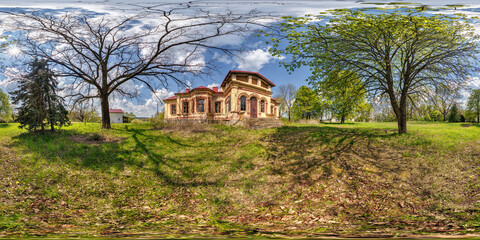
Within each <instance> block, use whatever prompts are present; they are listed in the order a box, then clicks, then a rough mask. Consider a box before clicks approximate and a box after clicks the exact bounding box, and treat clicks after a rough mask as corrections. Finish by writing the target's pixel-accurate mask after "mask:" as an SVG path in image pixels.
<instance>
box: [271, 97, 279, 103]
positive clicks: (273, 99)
mask: <svg viewBox="0 0 480 240" xmlns="http://www.w3.org/2000/svg"><path fill="white" fill-rule="evenodd" d="M270 99H271V100H272V101H274V102H276V103H278V101H277V99H275V98H272V97H271V98H270Z"/></svg>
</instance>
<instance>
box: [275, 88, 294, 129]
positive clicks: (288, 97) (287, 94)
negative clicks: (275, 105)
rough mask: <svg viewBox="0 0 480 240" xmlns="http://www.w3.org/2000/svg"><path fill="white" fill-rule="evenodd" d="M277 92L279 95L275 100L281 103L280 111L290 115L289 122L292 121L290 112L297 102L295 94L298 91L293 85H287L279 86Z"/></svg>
mask: <svg viewBox="0 0 480 240" xmlns="http://www.w3.org/2000/svg"><path fill="white" fill-rule="evenodd" d="M277 90H278V93H277V94H276V95H275V99H277V100H278V101H279V102H280V109H282V111H283V112H286V113H287V114H288V121H290V118H291V114H290V112H291V108H292V106H293V102H294V100H295V92H296V91H297V89H296V88H295V86H294V85H293V84H291V83H289V84H287V85H279V86H278V88H277Z"/></svg>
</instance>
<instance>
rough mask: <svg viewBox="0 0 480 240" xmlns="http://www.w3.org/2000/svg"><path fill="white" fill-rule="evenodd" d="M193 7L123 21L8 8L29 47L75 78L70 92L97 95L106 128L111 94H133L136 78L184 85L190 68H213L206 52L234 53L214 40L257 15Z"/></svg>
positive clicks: (242, 29) (245, 26)
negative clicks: (225, 12) (23, 11)
mask: <svg viewBox="0 0 480 240" xmlns="http://www.w3.org/2000/svg"><path fill="white" fill-rule="evenodd" d="M188 8H189V9H188V11H189V13H188V14H182V13H183V12H182V11H183V10H186V8H183V9H180V8H176V9H170V10H156V12H153V13H152V12H151V11H150V12H142V14H141V16H138V15H137V16H130V17H125V18H123V19H120V20H118V16H115V17H109V16H108V15H91V16H90V15H85V14H84V13H81V14H79V13H75V12H71V13H65V14H63V15H61V16H59V15H54V14H46V13H37V12H34V13H21V14H20V13H9V14H11V15H13V16H14V17H15V18H16V19H17V21H16V24H17V25H18V26H20V29H21V30H23V31H25V32H26V35H25V39H23V40H22V41H21V42H22V43H25V44H26V48H27V50H26V51H27V52H26V53H27V54H29V55H31V56H33V57H39V58H42V59H47V60H48V61H49V62H51V63H52V64H53V65H54V67H55V68H56V69H57V70H58V71H59V75H60V76H61V77H65V78H66V79H70V81H71V82H70V89H71V92H70V94H69V95H68V97H72V98H73V99H75V101H81V100H85V99H91V98H99V99H100V104H101V115H102V128H110V117H109V97H110V96H112V95H114V94H120V95H122V96H128V97H132V96H135V95H137V94H138V90H137V89H136V88H135V86H138V85H144V86H146V87H148V88H149V89H150V90H151V91H152V92H154V91H155V89H158V87H160V86H163V87H166V86H168V84H169V82H170V83H177V84H179V85H185V83H186V77H187V76H192V75H189V74H193V75H196V76H198V75H200V74H204V73H205V72H206V71H207V70H210V69H211V68H210V67H209V66H206V65H205V64H204V62H203V54H204V53H205V51H207V50H217V51H222V52H223V53H226V54H231V53H232V51H231V50H229V49H227V48H226V47H221V46H222V44H218V43H217V44H215V42H214V40H217V39H218V38H220V37H222V36H226V35H234V34H237V35H238V34H245V33H246V32H247V31H248V30H249V27H250V26H251V25H250V24H251V23H254V22H255V21H256V20H255V18H254V17H253V14H252V15H235V14H232V13H229V14H213V13H209V12H205V11H200V10H197V11H193V10H192V9H191V8H190V6H188ZM223 44H225V43H223ZM226 44H228V43H226Z"/></svg>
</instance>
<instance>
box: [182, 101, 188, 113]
mask: <svg viewBox="0 0 480 240" xmlns="http://www.w3.org/2000/svg"><path fill="white" fill-rule="evenodd" d="M183 113H188V102H184V103H183Z"/></svg>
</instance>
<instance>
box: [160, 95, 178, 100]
mask: <svg viewBox="0 0 480 240" xmlns="http://www.w3.org/2000/svg"><path fill="white" fill-rule="evenodd" d="M174 99H177V96H171V97H169V98H165V99H163V101H165V100H174Z"/></svg>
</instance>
